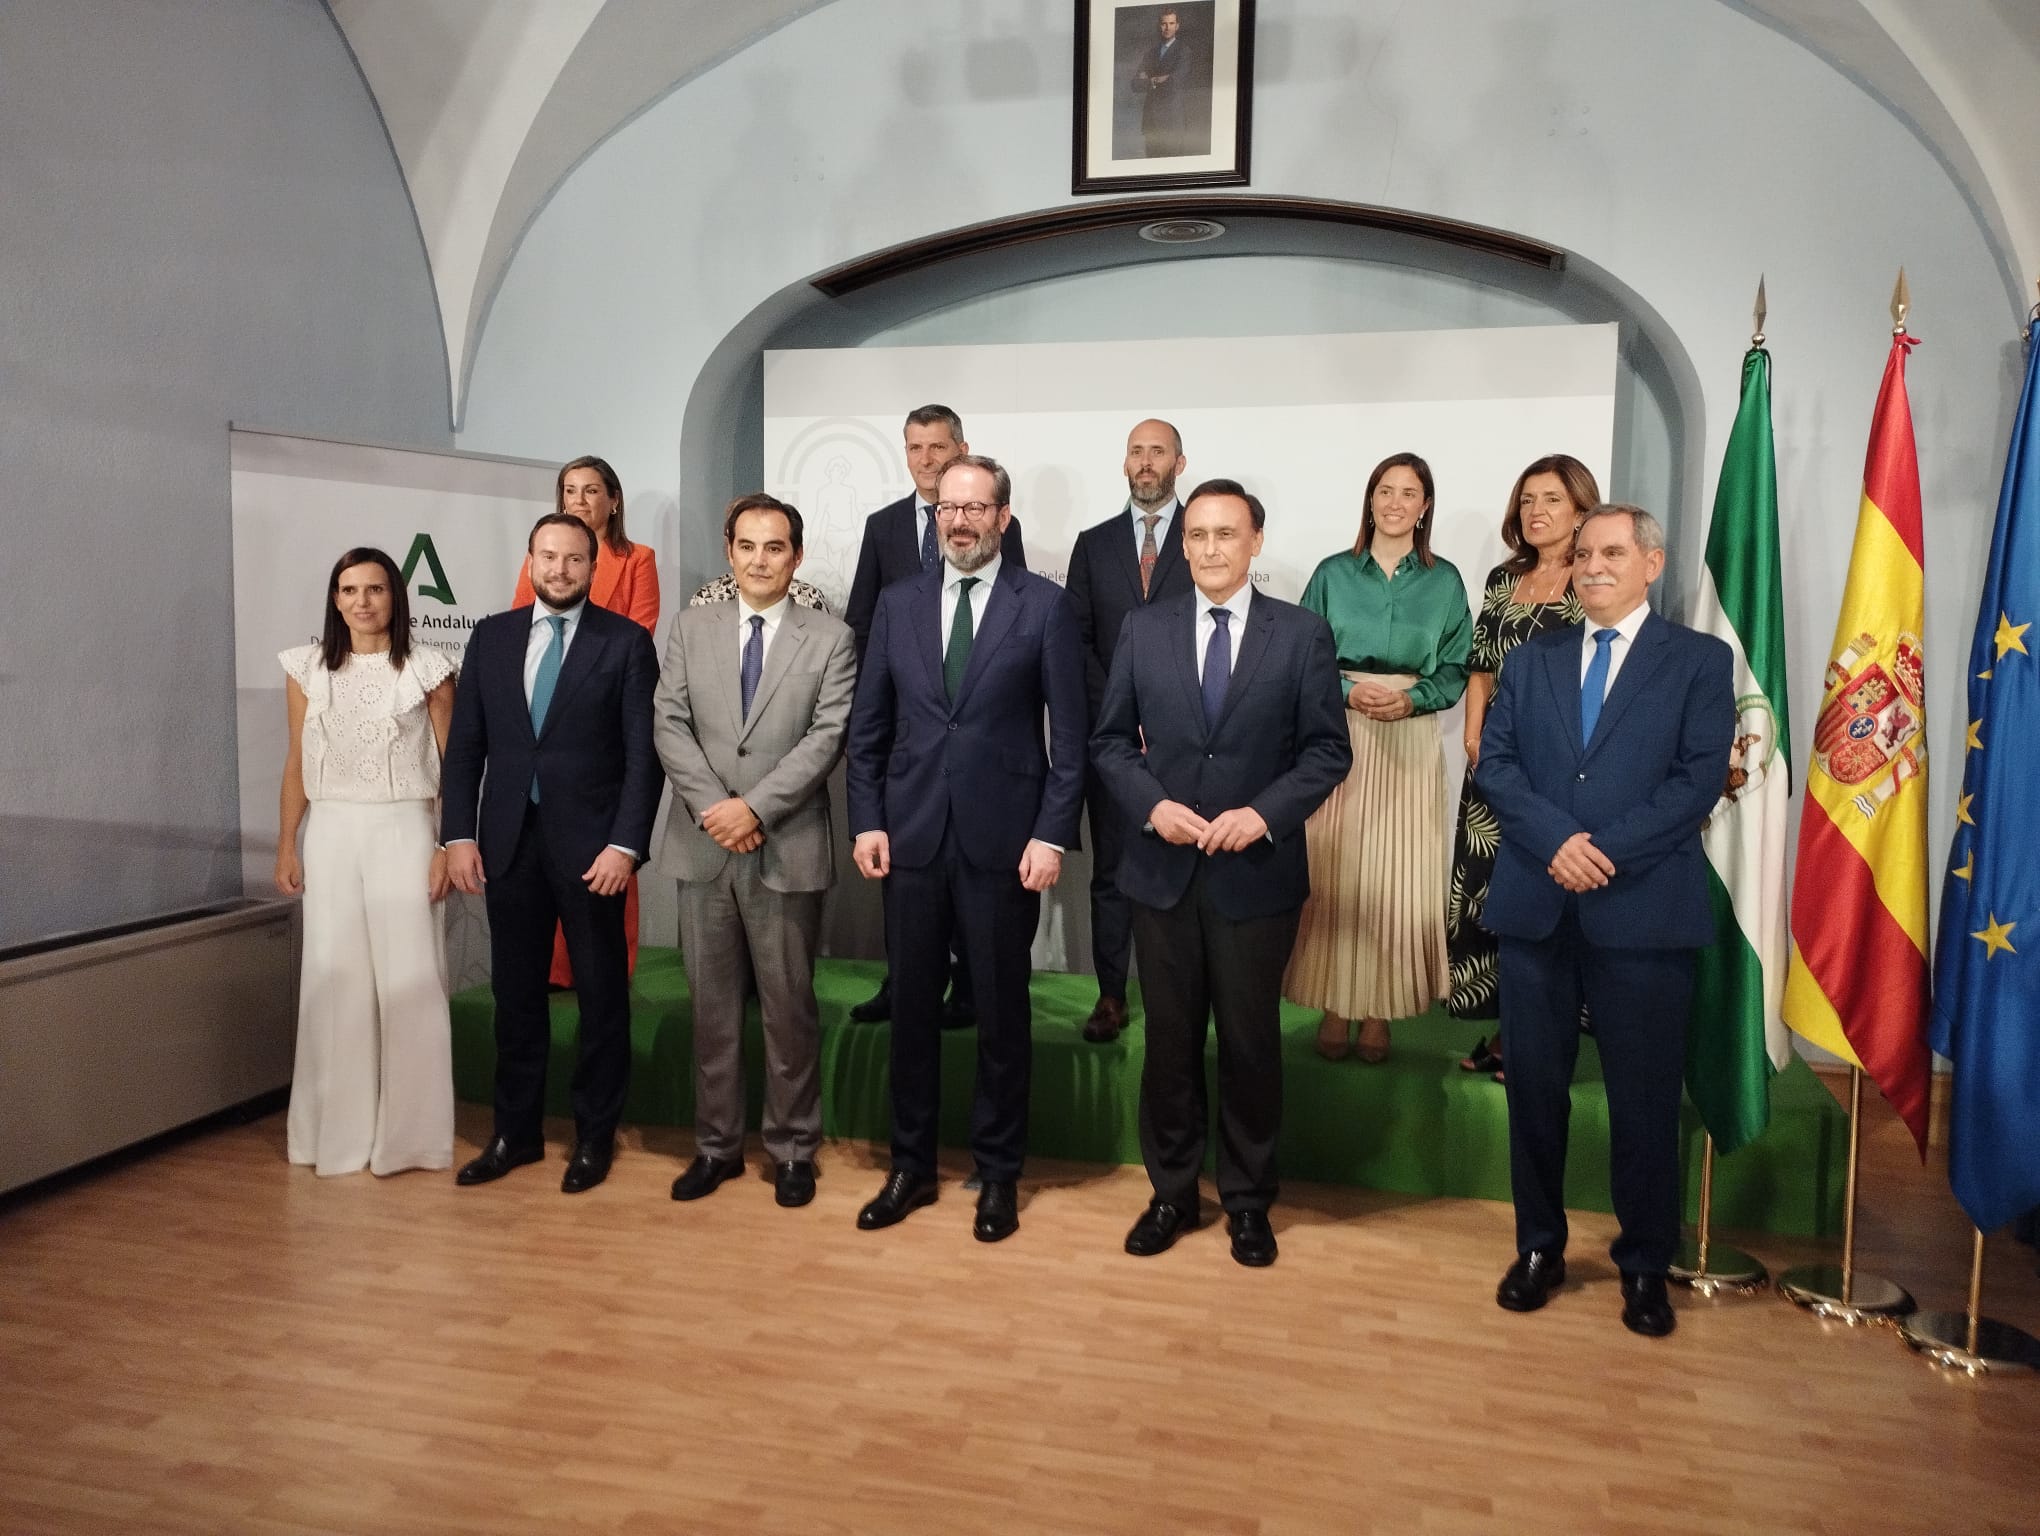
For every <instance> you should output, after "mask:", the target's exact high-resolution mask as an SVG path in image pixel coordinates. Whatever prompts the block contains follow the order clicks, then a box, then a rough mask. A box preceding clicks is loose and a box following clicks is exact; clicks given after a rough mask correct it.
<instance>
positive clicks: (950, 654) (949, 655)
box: [942, 576, 978, 704]
mask: <svg viewBox="0 0 2040 1536" xmlns="http://www.w3.org/2000/svg"><path fill="white" fill-rule="evenodd" d="M977 584H978V578H977V577H975V576H966V577H964V578H963V580H961V581H959V582H958V583H957V584H956V617H955V618H953V619H951V620H950V621H949V649H947V650H946V651H944V652H943V653H942V687H943V689H944V691H945V692H947V693H948V695H949V701H950V702H951V703H952V704H953V703H955V702H956V690H957V689H959V688H961V687H962V686H963V674H964V672H965V671H966V670H967V669H968V668H969V666H970V642H971V636H972V634H973V633H974V631H973V630H972V628H971V622H970V589H971V588H972V587H974V586H976V585H977Z"/></svg>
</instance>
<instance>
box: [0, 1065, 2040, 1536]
mask: <svg viewBox="0 0 2040 1536" xmlns="http://www.w3.org/2000/svg"><path fill="white" fill-rule="evenodd" d="M1877 1113H1878V1114H1879V1115H1883V1111H1882V1107H1881V1105H1880V1106H1879V1108H1878V1111H1877ZM462 1116H463V1118H462V1126H461V1129H462V1133H463V1138H464V1139H463V1151H462V1153H461V1155H465V1150H466V1148H467V1147H468V1146H470V1145H471V1144H472V1140H473V1138H474V1136H475V1135H476V1134H477V1133H479V1132H481V1131H482V1130H483V1129H484V1127H483V1123H482V1121H481V1119H480V1118H479V1117H478V1116H477V1115H475V1114H474V1113H473V1112H471V1111H468V1110H465V1109H464V1110H463V1112H462ZM688 1150H689V1143H688V1141H687V1139H686V1135H685V1133H684V1132H682V1133H652V1134H650V1135H647V1136H643V1137H640V1136H639V1135H638V1134H636V1133H632V1134H631V1135H630V1137H629V1139H628V1141H627V1143H626V1146H625V1149H624V1151H623V1152H622V1153H621V1155H620V1156H619V1159H618V1162H617V1165H616V1170H615V1172H614V1174H613V1175H612V1176H611V1178H610V1180H609V1182H608V1184H606V1185H605V1186H604V1187H603V1188H601V1189H600V1190H598V1191H596V1192H594V1193H592V1194H589V1195H585V1196H581V1197H578V1198H571V1199H570V1198H568V1197H566V1196H563V1195H561V1194H560V1193H559V1192H558V1187H557V1185H558V1179H557V1175H558V1171H559V1164H558V1162H557V1160H555V1161H553V1162H551V1163H549V1164H548V1165H547V1166H545V1167H539V1168H526V1169H522V1170H519V1171H518V1172H517V1173H515V1174H513V1175H512V1176H511V1177H510V1178H509V1179H507V1180H506V1181H504V1182H503V1183H501V1184H498V1185H495V1186H492V1187H489V1188H484V1189H475V1190H461V1189H456V1188H455V1187H454V1184H453V1181H452V1179H451V1177H450V1176H447V1175H426V1174H411V1175H405V1176H402V1177H399V1178H396V1179H391V1180H385V1181H376V1180H373V1179H371V1178H370V1177H369V1176H367V1175H365V1174H364V1175H359V1176H356V1177H353V1178H347V1179H339V1180H323V1181H322V1180H319V1179H316V1178H314V1177H313V1176H312V1174H311V1173H309V1172H308V1171H306V1170H303V1169H296V1168H290V1167H287V1166H286V1165H285V1163H284V1159H283V1120H282V1117H281V1116H280V1115H278V1116H272V1117H270V1118H268V1119H265V1120H262V1121H260V1122H258V1123H256V1124H253V1125H250V1126H245V1127H239V1128H233V1129H228V1130H223V1131H216V1132H209V1133H206V1134H204V1135H201V1136H197V1137H194V1138H191V1139H188V1140H185V1141H183V1142H181V1143H179V1144H177V1145H175V1146H172V1147H170V1148H168V1149H166V1150H163V1151H160V1152H157V1153H154V1154H152V1155H149V1156H147V1157H145V1158H142V1159H139V1160H137V1161H134V1162H132V1163H130V1164H127V1165H125V1166H121V1167H118V1168H115V1169H112V1170H110V1171H105V1172H101V1173H97V1174H94V1175H91V1176H89V1177H86V1178H83V1179H80V1180H77V1181H74V1182H72V1183H70V1184H67V1185H64V1186H61V1187H58V1188H56V1189H53V1190H49V1191H45V1192H40V1193H35V1194H32V1195H30V1196H28V1197H26V1198H21V1199H17V1200H15V1201H13V1202H11V1203H9V1204H7V1205H5V1206H0V1532H5V1533H7V1536H29V1533H38V1532H59V1531H61V1532H90V1533H94V1536H98V1533H123V1536H125V1533H146V1532H169V1531H177V1532H203V1533H241V1532H260V1533H285V1532H289V1533H298V1532H375V1533H405V1536H409V1533H421V1536H424V1533H433V1532H451V1531H461V1532H467V1531H486V1532H491V1533H516V1532H526V1531H530V1532H545V1533H548V1536H556V1533H562V1532H630V1533H654V1532H685V1533H712V1532H730V1533H739V1532H742V1533H757V1532H766V1533H773V1532H787V1533H799V1536H825V1533H831V1532H853V1531H854V1532H922V1531H927V1532H999V1533H1009V1532H1034V1531H1041V1532H1072V1533H1079V1532H1081V1533H1090V1532H1140V1533H1144V1536H1145V1533H1158V1532H1164V1533H1165V1532H1225V1533H1263V1532H1265V1533H1278V1532H1280V1533H1289V1532H1318V1531H1326V1532H1341V1533H1346V1532H1384V1533H1386V1532H1396V1533H1406V1532H1413V1533H1439V1532H1460V1531H1468V1532H1474V1531H1482V1532H1484V1531H1506V1532H1511V1533H1540V1532H1553V1533H1566V1536H1582V1533H1598V1532H1607V1533H1623V1536H1629V1533H1636V1532H1654V1531H1676V1532H1680V1533H1708V1532H1718V1533H1722V1536H1731V1533H1733V1536H1749V1533H1770V1532H1779V1533H1783V1532H1806V1533H1815V1532H1817V1533H1823V1536H1865V1533H1880V1532H1891V1533H1895V1536H1896V1533H1904V1536H1922V1533H1929V1536H1953V1533H1968V1532H1989V1533H2011V1532H2018V1533H2022V1536H2031V1533H2034V1532H2040V1379H2036V1378H2023V1379H2018V1378H2014V1379H2006V1378H1998V1379H1992V1380H1984V1381H1970V1380H1967V1379H1964V1378H1959V1377H1950V1376H1947V1375H1944V1374H1942V1373H1939V1372H1937V1371H1936V1370H1934V1369H1933V1368H1931V1367H1930V1366H1928V1365H1927V1364H1925V1363H1924V1362H1923V1361H1922V1360H1921V1359H1920V1358H1919V1357H1917V1356H1915V1355H1913V1354H1912V1353H1911V1352H1910V1351H1908V1350H1907V1349H1906V1348H1905V1347H1904V1345H1903V1344H1902V1343H1901V1342H1900V1341H1899V1339H1898V1338H1897V1336H1896V1335H1895V1334H1894V1333H1893V1332H1891V1331H1890V1330H1888V1329H1882V1328H1874V1329H1866V1330H1860V1331H1851V1330H1849V1329H1846V1328H1842V1327H1838V1326H1835V1325H1828V1324H1822V1323H1819V1322H1817V1321H1815V1320H1814V1319H1813V1318H1811V1317H1810V1316H1809V1315H1808V1314H1806V1313H1803V1312H1801V1311H1800V1310H1798V1309H1797V1308H1794V1307H1791V1306H1789V1305H1786V1304H1784V1303H1782V1302H1781V1301H1779V1300H1778V1299H1777V1298H1776V1296H1775V1295H1773V1294H1769V1293H1766V1294H1765V1295H1763V1296H1760V1297H1757V1298H1754V1299H1746V1300H1739V1301H1721V1302H1713V1303H1707V1302H1701V1301H1697V1300H1694V1299H1692V1298H1690V1297H1685V1296H1683V1295H1682V1296H1681V1297H1680V1299H1679V1306H1680V1326H1679V1330H1678V1332H1677V1334H1676V1335H1674V1336H1673V1337H1672V1338H1671V1339H1669V1340H1664V1341H1647V1340H1643V1339H1638V1338H1634V1337H1632V1336H1631V1335H1630V1334H1628V1333H1626V1332H1625V1331H1624V1330H1623V1329H1622V1328H1621V1327H1620V1325H1619V1324H1618V1323H1617V1321H1616V1313H1617V1310H1618V1298H1617V1293H1616V1284H1615V1277H1614V1275H1613V1273H1612V1271H1611V1270H1610V1268H1609V1266H1608V1263H1607V1260H1606V1257H1605V1245H1606V1243H1607V1241H1608V1239H1609V1238H1610V1237H1611V1236H1612V1235H1613V1231H1612V1222H1611V1220H1610V1218H1607V1217H1604V1216H1593V1215H1588V1216H1581V1217H1579V1218H1577V1219H1576V1221H1575V1226H1574V1233H1573V1246H1572V1255H1571V1257H1572V1268H1573V1272H1574V1275H1575V1276H1576V1277H1577V1278H1576V1279H1575V1280H1574V1281H1573V1282H1572V1283H1571V1284H1570V1285H1569V1286H1568V1287H1567V1289H1566V1290H1565V1292H1564V1293H1563V1294H1562V1295H1560V1296H1559V1297H1558V1298H1556V1299H1555V1300H1554V1302H1553V1303H1552V1304H1551V1306H1550V1307H1548V1308H1547V1309H1546V1310H1545V1311H1543V1312H1541V1313H1539V1314H1536V1315H1534V1316H1528V1317H1517V1316H1511V1315H1508V1314H1505V1313H1503V1312H1500V1311H1498V1310H1497V1309H1496V1308H1495V1306H1494V1303H1493V1299H1492V1298H1493V1290H1494V1283H1495V1280H1496V1278H1497V1277H1498V1275H1499V1273H1500V1271H1501V1269H1502V1267H1503V1266H1504V1264H1505V1263H1506V1261H1507V1260H1508V1258H1509V1256H1510V1253H1511V1249H1512V1247H1513V1244H1512V1240H1511V1225H1510V1214H1509V1210H1508V1207H1506V1206H1503V1205H1496V1204H1488V1203H1483V1202H1476V1201H1455V1200H1438V1201H1428V1202H1417V1201H1408V1200H1403V1199H1400V1198H1392V1197H1386V1196H1380V1195H1371V1194H1368V1193H1366V1192H1362V1191H1353V1190H1334V1189H1326V1188H1320V1187H1300V1188H1292V1189H1290V1190H1289V1191H1288V1192H1287V1193H1286V1195H1285V1199H1284V1201H1283V1203H1282V1205H1281V1206H1280V1207H1279V1208H1278V1213H1277V1222H1276V1227H1277V1231H1278V1233H1279V1235H1280V1238H1281V1242H1282V1257H1281V1260H1280V1262H1279V1263H1278V1264H1277V1265H1276V1266H1275V1267H1274V1268H1273V1269H1270V1270H1265V1271H1258V1272H1249V1271H1247V1270H1244V1269H1241V1268H1239V1267H1238V1266H1236V1265H1234V1264H1233V1263H1232V1262H1231V1261H1230V1259H1229V1258H1228V1257H1227V1254H1226V1247H1225V1239H1224V1235H1223V1232H1222V1230H1219V1229H1216V1228H1210V1227H1207V1228H1206V1229H1205V1230H1203V1231H1201V1232H1198V1233H1196V1234H1194V1235H1193V1236H1191V1237H1190V1238H1188V1239H1186V1240H1185V1241H1184V1242H1183V1243H1181V1244H1179V1245H1178V1247H1177V1248H1176V1249H1175V1250H1174V1251H1173V1252H1171V1253H1169V1254H1167V1255H1165V1256H1163V1257H1161V1258H1158V1259H1150V1260H1145V1261H1142V1260H1135V1259H1130V1258H1128V1257H1126V1256H1125V1255H1124V1254H1122V1253H1121V1252H1120V1246H1119V1245H1120V1240H1121V1238H1122V1237H1123V1236H1124V1233H1125V1229H1126V1227H1127V1225H1128V1224H1129V1223H1130V1222H1131V1220H1132V1219H1133V1217H1134V1216H1135V1215H1136V1214H1137V1213H1138V1212H1139V1210H1140V1207H1141V1205H1142V1203H1143V1201H1144V1199H1145V1197H1146V1186H1145V1181H1144V1180H1143V1179H1142V1177H1141V1175H1140V1173H1139V1171H1138V1170H1137V1169H1105V1168H1098V1167H1089V1166H1074V1165H1062V1166H1049V1167H1039V1168H1036V1169H1035V1170H1034V1177H1033V1178H1031V1179H1030V1181H1029V1182H1028V1183H1027V1184H1026V1185H1025V1186H1023V1201H1024V1205H1023V1209H1022V1213H1021V1230H1020V1232H1019V1234H1018V1235H1017V1236H1016V1237H1014V1238H1013V1239H1011V1240H1010V1241H1008V1242H1006V1243H1003V1244H1000V1245H997V1246H995V1247H986V1246H982V1245H980V1244H978V1243H975V1242H973V1241H972V1240H971V1238H970V1233H969V1220H970V1214H971V1200H970V1197H969V1196H968V1195H967V1194H965V1193H964V1192H963V1191H962V1189H961V1188H960V1187H958V1185H957V1184H956V1183H955V1182H954V1179H955V1178H960V1176H961V1173H962V1171H963V1169H962V1165H961V1164H960V1163H959V1164H957V1165H956V1166H955V1167H954V1168H953V1169H952V1170H951V1172H952V1175H953V1177H952V1181H951V1182H950V1183H948V1184H947V1185H946V1186H945V1188H944V1191H943V1197H942V1200H941V1201H940V1203H939V1204H937V1205H936V1206H934V1207H933V1208H932V1209H929V1210H926V1211H922V1212H919V1213H917V1214H916V1215H914V1216H913V1217H911V1218H910V1219H909V1220H908V1221H907V1223H906V1224H905V1225H904V1226H902V1227H900V1228H897V1229H895V1230H893V1231H891V1232H886V1233H877V1234H866V1233H860V1232H858V1231H856V1230H855V1229H854V1225H853V1218H854V1215H855V1212H856V1209H857V1206H858V1205H859V1204H860V1203H861V1202H862V1201H863V1200H865V1199H866V1198H868V1197H869V1196H870V1195H871V1194H872V1193H873V1192H874V1190H875V1188H876V1186H877V1183H878V1180H879V1173H878V1171H877V1169H878V1163H877V1154H876V1152H875V1150H874V1149H872V1148H869V1147H865V1146H861V1145H839V1146H831V1147H829V1148H827V1149H825V1152H824V1162H823V1177H822V1181H821V1193H820V1196H819V1198H818V1199H817V1201H816V1202H815V1204H814V1205H812V1206H810V1207H809V1208H807V1209H806V1210H803V1211H782V1210H779V1209H778V1208H777V1207H776V1206H775V1205H774V1204H773V1203H772V1198H771V1189H770V1186H769V1185H768V1184H766V1183H765V1182H764V1181H763V1180H762V1179H751V1180H744V1181H741V1182H739V1183H735V1184H731V1185H728V1186H725V1187H724V1188H723V1189H722V1190H721V1191H720V1192H719V1193H717V1194H716V1195H715V1196H713V1197H712V1198H710V1199H709V1200H707V1201H705V1202H702V1203H700V1204H697V1205H693V1206H679V1205H675V1204H673V1203H672V1202H671V1201H669V1200H668V1199H667V1197H666V1188H667V1184H668V1182H669V1181H670V1180H671V1178H672V1177H673V1175H674V1173H675V1172H676V1171H677V1169H678V1167H679V1164H680V1160H681V1157H682V1155H683V1154H684V1153H685V1152H687V1151H688ZM1864 1187H1865V1224H1864V1239H1863V1248H1862V1254H1861V1258H1862V1262H1863V1264H1864V1266H1865V1267H1866V1268H1868V1269H1872V1270H1877V1271H1880V1272H1883V1273H1885V1274H1888V1275H1889V1276H1890V1277H1892V1278H1894V1279H1897V1280H1900V1281H1901V1282H1902V1283H1906V1284H1909V1285H1910V1286H1912V1288H1913V1289H1914V1290H1915V1291H1916V1293H1917V1294H1918V1295H1919V1296H1920V1298H1921V1300H1922V1302H1923V1303H1924V1304H1926V1305H1929V1306H1956V1305H1959V1304H1960V1301H1961V1298H1962V1296H1963V1293H1964V1276H1965V1273H1966V1265H1967V1260H1968V1246H1967V1240H1966V1235H1967V1234H1966V1228H1965V1227H1964V1226H1963V1224H1962V1221H1961V1218H1960V1216H1959V1214H1957V1213H1956V1212H1955V1209H1954V1207H1953V1205H1952V1203H1951V1202H1950V1201H1949V1200H1948V1198H1947V1195H1946V1186H1945V1182H1944V1180H1943V1176H1942V1174H1941V1173H1940V1171H1939V1170H1938V1169H1929V1170H1922V1169H1921V1168H1920V1167H1919V1165H1918V1164H1917V1162H1913V1161H1910V1160H1909V1149H1908V1148H1907V1147H1906V1146H1905V1144H1904V1143H1903V1141H1902V1138H1901V1136H1900V1135H1898V1134H1896V1125H1895V1122H1893V1121H1891V1120H1890V1119H1889V1118H1888V1116H1885V1117H1884V1118H1880V1119H1879V1120H1878V1121H1877V1123H1876V1125H1875V1127H1874V1129H1873V1133H1872V1135H1871V1137H1870V1141H1869V1151H1868V1153H1867V1155H1866V1172H1865V1184H1864ZM1748 1246H1750V1247H1751V1248H1753V1249H1754V1250H1755V1251H1756V1252H1757V1253H1758V1254H1759V1255H1760V1256H1761V1257H1763V1258H1764V1259H1765V1260H1766V1261H1768V1262H1771V1263H1772V1265H1773V1268H1774V1270H1775V1269H1776V1268H1778V1267H1781V1266H1783V1265H1785V1264H1788V1263H1791V1262H1795V1261H1800V1260H1804V1259H1807V1258H1818V1257H1823V1256H1828V1255H1830V1254H1831V1253H1832V1251H1833V1250H1832V1248H1822V1247H1815V1246H1813V1245H1807V1244H1803V1243H1792V1242H1782V1241H1777V1240H1764V1239H1756V1240H1750V1241H1749V1243H1748ZM1987 1303H1988V1305H1987V1310H1988V1311H1990V1312H1992V1313H1994V1314H1995V1315H1997V1316H1999V1317H2001V1318H2003V1319H2005V1320H2006V1321H2009V1322H2016V1323H2018V1324H2020V1325H2022V1326H2024V1327H2026V1328H2027V1329H2028V1330H2029V1331H2033V1332H2036V1333H2040V1280H2036V1278H2035V1274H2034V1261H2033V1254H2032V1250H2030V1249H2027V1248H2022V1247H2018V1246H2016V1245H2013V1244H2011V1243H2009V1242H2006V1243H2001V1244H1999V1245H1997V1246H1996V1247H1995V1248H1994V1250H1993V1263H1992V1266H1991V1278H1990V1281H1989V1289H1988V1292H1987Z"/></svg>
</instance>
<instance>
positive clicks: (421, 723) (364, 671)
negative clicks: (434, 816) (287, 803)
mask: <svg viewBox="0 0 2040 1536" xmlns="http://www.w3.org/2000/svg"><path fill="white" fill-rule="evenodd" d="M276 659H277V660H278V661H280V662H282V663H283V670H284V671H285V672H287V673H289V674H290V675H291V676H292V677H293V678H295V679H296V680H297V685H298V687H300V688H302V689H303V690H304V693H305V735H304V743H303V752H302V754H301V756H302V759H303V763H304V781H305V796H306V798H307V799H311V800H347V801H353V802H356V803H363V802H366V803H372V804H388V803H389V802H391V801H396V800H431V799H434V798H436V797H437V796H438V794H439V744H438V743H437V742H436V741H435V740H434V739H433V735H432V721H431V718H430V717H429V716H428V715H427V713H426V710H425V695H426V694H428V693H430V692H431V691H432V690H433V689H434V688H437V687H438V686H439V685H440V684H441V683H443V682H445V681H446V679H447V678H449V677H451V676H453V674H454V671H455V666H454V662H453V661H452V659H451V658H450V657H448V656H447V654H446V653H445V652H444V651H442V650H440V649H439V648H438V647H437V646H435V645H431V644H428V643H425V642H422V641H414V642H413V643H412V645H411V654H410V655H409V656H408V657H407V658H405V662H404V667H403V670H402V671H398V670H397V669H396V668H395V667H393V666H391V665H390V659H389V657H388V655H386V654H384V653H380V652H377V653H373V654H368V655H355V654H353V653H349V655H348V656H347V658H346V659H345V660H344V661H342V662H341V663H340V670H339V671H337V672H329V671H327V670H326V666H325V663H324V662H322V661H321V660H320V659H319V648H318V647H317V646H316V645H294V646H292V647H291V648H290V649H289V650H287V651H279V652H278V653H277V657H276Z"/></svg>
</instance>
